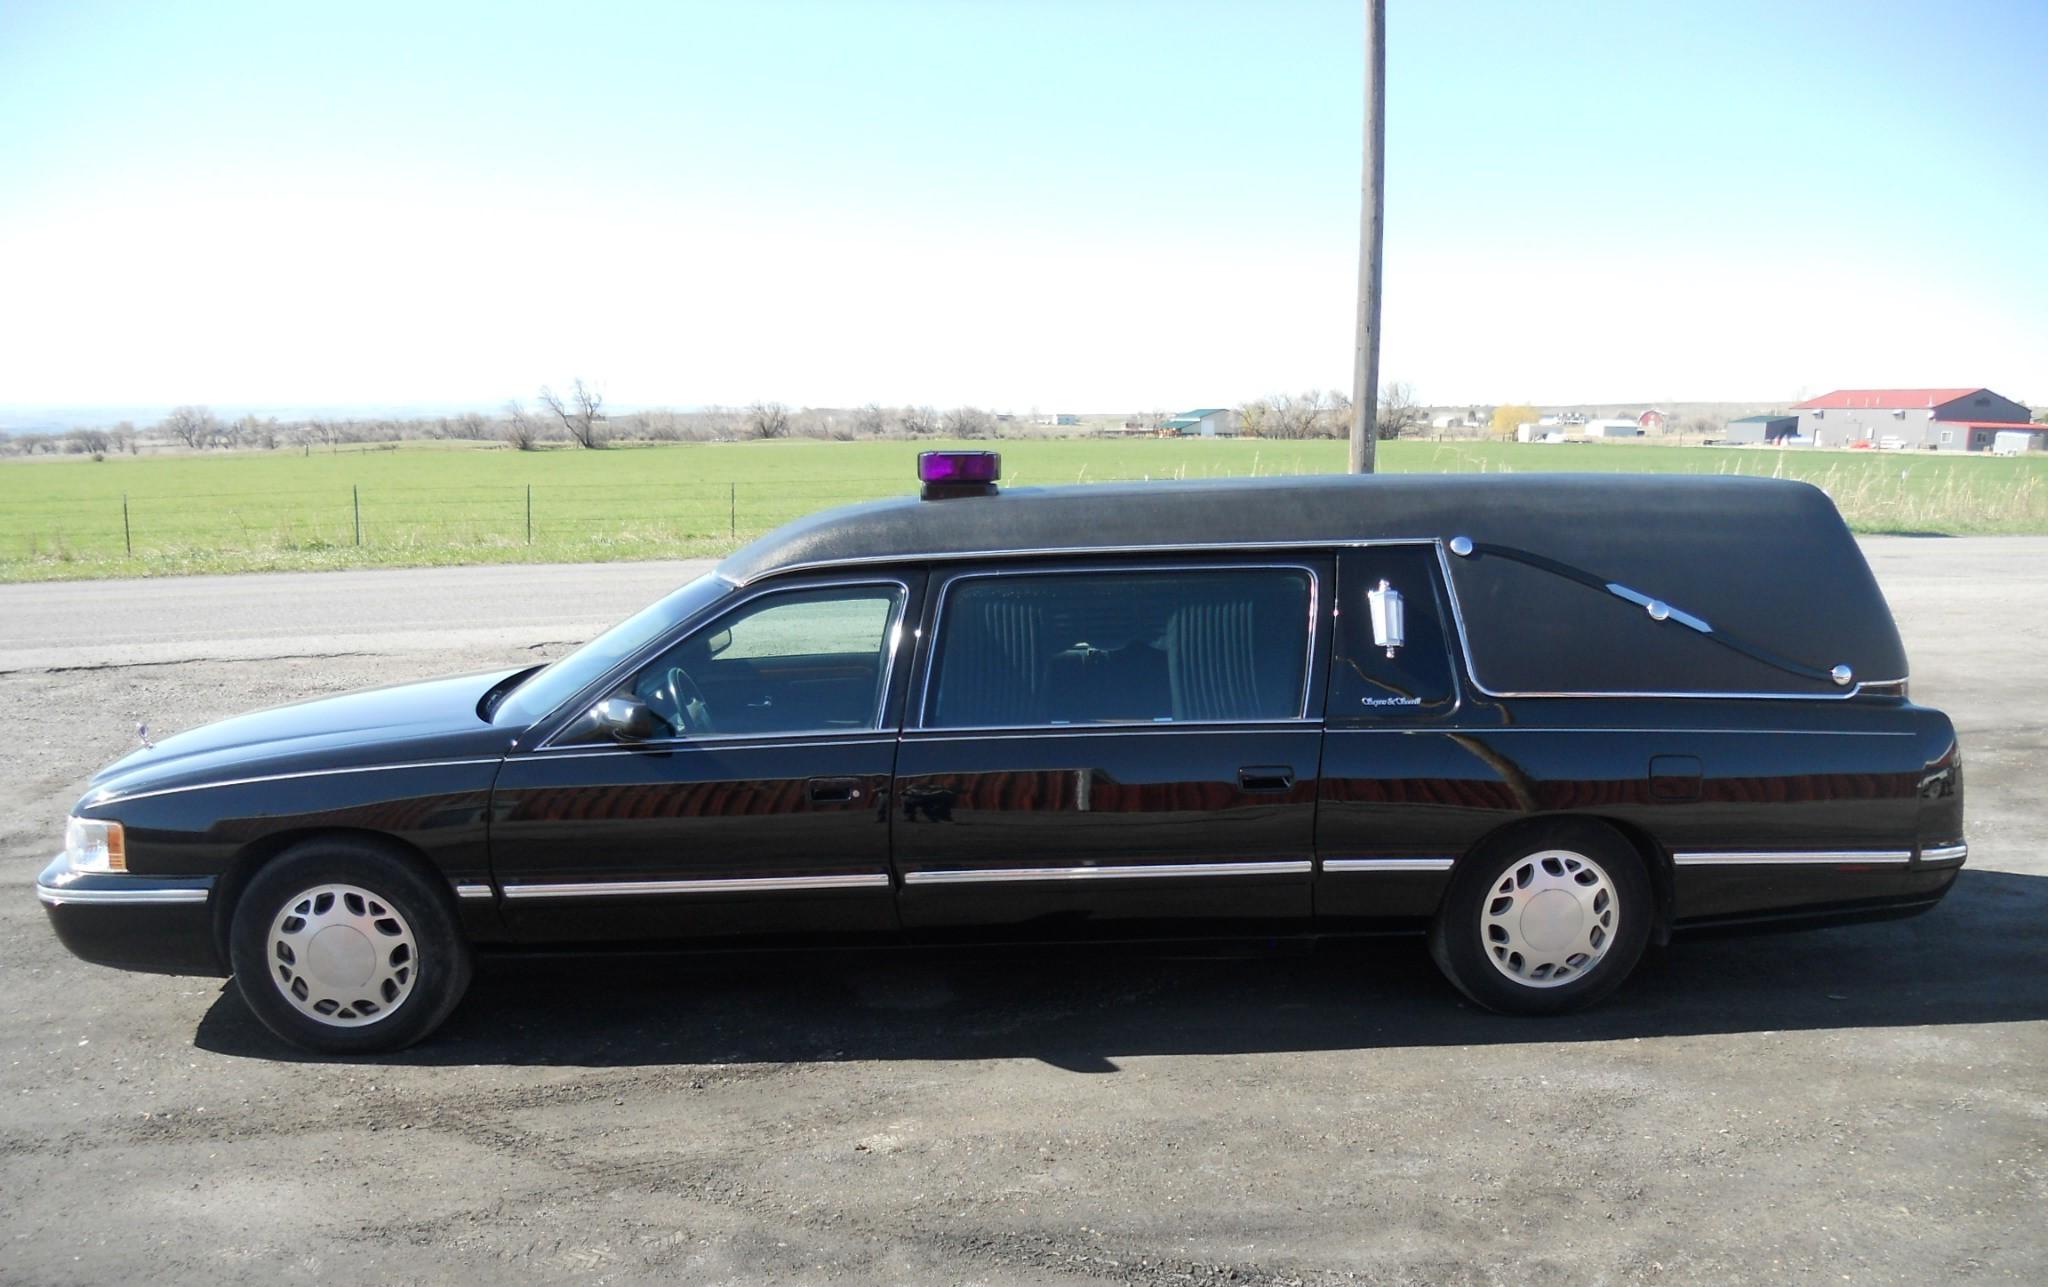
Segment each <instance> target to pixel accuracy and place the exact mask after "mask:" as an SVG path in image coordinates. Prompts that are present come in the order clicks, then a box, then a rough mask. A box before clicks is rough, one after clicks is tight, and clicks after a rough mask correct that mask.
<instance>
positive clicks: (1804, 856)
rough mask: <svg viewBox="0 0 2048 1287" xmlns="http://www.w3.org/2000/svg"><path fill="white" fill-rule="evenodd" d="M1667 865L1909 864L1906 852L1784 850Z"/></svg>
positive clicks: (1680, 856)
mask: <svg viewBox="0 0 2048 1287" xmlns="http://www.w3.org/2000/svg"><path fill="white" fill-rule="evenodd" d="M1671 861H1672V862H1674V863H1676V864H1677V865H1678V866H1680V867H1756V866H1776V865H1780V864H1798V863H1819V864H1829V865H1845V864H1855V865H1859V866H1863V865H1894V864H1903V863H1909V862H1911V861H1913V851H1912V850H1910V849H1786V850H1770V851H1759V852H1725V853H1724V852H1714V853H1676V854H1673V855H1671Z"/></svg>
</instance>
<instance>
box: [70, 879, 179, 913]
mask: <svg viewBox="0 0 2048 1287" xmlns="http://www.w3.org/2000/svg"><path fill="white" fill-rule="evenodd" d="M211 892H212V891H211V890H206V889H68V888H67V889H54V888H52V887H50V886H49V885H45V884H43V883H41V882H40V881H38V882H37V884H36V897H37V898H39V899H41V900H42V902H43V905H44V906H46V907H61V906H63V905H64V904H66V903H74V904H77V905H78V906H80V907H93V906H96V907H168V906H173V905H176V904H184V903H203V902H205V901H206V897H207V895H208V894H210V893H211Z"/></svg>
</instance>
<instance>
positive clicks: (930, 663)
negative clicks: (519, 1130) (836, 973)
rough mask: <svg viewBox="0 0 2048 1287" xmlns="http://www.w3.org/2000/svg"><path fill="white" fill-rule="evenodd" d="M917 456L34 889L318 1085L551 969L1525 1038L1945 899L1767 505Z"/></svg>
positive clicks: (285, 729) (1932, 741) (1892, 672)
mask: <svg viewBox="0 0 2048 1287" xmlns="http://www.w3.org/2000/svg"><path fill="white" fill-rule="evenodd" d="M921 468H922V469H923V471H924V476H925V479H926V487H925V492H924V496H923V497H922V498H919V497H906V498H903V499H898V500H886V501H879V502H876V503H873V504H865V505H856V506H852V507H849V508H845V509H839V510H834V511H831V512H829V513H823V514H819V515H816V516H814V517H811V518H808V519H804V520H802V521H800V522H797V523H794V524H792V525H790V526H788V527H785V528H783V529H781V530H780V531H777V532H775V533H773V534H772V535H769V536H767V537H765V538H763V539H762V540H760V541H757V542H755V543H754V544H752V545H750V546H748V547H746V548H745V549H742V550H740V551H739V552H738V553H736V554H734V555H733V556H732V557H730V558H728V559H727V560H725V562H723V563H722V564H720V565H719V567H718V569H717V570H716V571H715V572H713V573H711V574H710V575H708V576H705V577H703V578H701V579H699V580H697V581H694V582H691V583H690V584H688V585H686V586H683V587H682V588H681V589H679V590H677V591H676V592H675V593H673V594H672V595H670V596H669V597H667V598H665V599H663V600H661V601H660V602H658V603H656V604H654V605H653V606H651V607H649V608H647V609H646V610H645V611H643V612H641V613H640V614H639V615H637V616H635V617H632V618H631V619H629V620H627V621H625V622H624V623H622V624H621V625H619V626H617V627H616V628H614V629H613V630H611V631H609V632H608V633H606V634H604V635H602V636H600V637H598V638H597V639H595V640H593V641H592V642H591V643H589V644H588V645H586V646H585V647H583V648H582V649H580V650H579V651H577V652H575V653H573V654H571V655H569V656H567V657H565V658H563V659H562V660H560V661H557V662H554V663H552V664H550V665H547V666H543V667H530V668H527V669H522V670H516V671H510V672H506V673H502V674H491V675H483V676H472V677H468V678H458V679H441V680H435V681H432V682H428V683H419V684H410V685H406V686H404V687H399V688H391V689H384V690H380V691H375V692H367V693H361V694H356V695H353V696H345V697H338V698H331V699H327V700H323V701H316V702H310V703H306V704H303V705H298V706H289V707H285V708H282V709H278V710H272V711H266V712H262V713H258V714H254V715H247V716H243V717H241V718H238V719H233V720H229V721H226V722H224V723H220V724H215V725H212V726H209V727H206V728H201V729H197V730H194V731H192V732H188V733H183V734H180V735H178V736H176V737H171V738H167V739H165V740H164V741H163V742H161V743H160V744H158V745H156V746H153V747H148V748H145V749H141V750H137V751H135V752H134V753H132V754H130V755H129V756H127V757H126V758H125V759H122V760H121V761H119V762H118V763H116V764H114V765H112V766H110V767H109V768H107V769H105V770H104V771H102V772H101V773H100V774H99V776H98V777H96V778H95V779H94V780H93V782H92V785H91V788H90V790H89V791H88V792H87V793H86V795H85V797H84V798H83V799H82V800H80V801H79V802H78V805H77V808H76V816H74V817H73V818H72V819H71V820H70V823H69V826H68V831H67V835H66V842H65V852H64V854H63V855H62V856H61V857H59V858H58V859H57V860H56V861H55V862H54V863H52V864H51V865H50V867H49V868H48V870H46V871H45V872H44V873H43V874H42V876H41V878H40V881H39V883H38V886H37V895H38V897H40V898H41V900H42V902H43V903H44V904H45V905H46V906H47V908H48V910H49V914H50V918H51V920H52V922H53V923H54V925H55V927H56V930H57V933H58V935H59V936H60V937H61V938H62V939H63V941H64V943H65V944H66V945H67V946H68V947H70V948H71V949H72V950H73V951H74V952H76V953H77V954H78V955H80V956H82V957H84V958H86V959H88V960H91V961H98V962H104V963H106V964H110V965H117V966H125V967H129V968H134V969H143V970H158V971H173V972H176V971H186V972H202V973H221V972H232V973H233V975H234V977H235V978H236V980H237V982H238V983H239V985H240V988H241V991H242V993H243V995H244V996H246V997H247V999H248V1001H249V1004H250V1006H251V1007H252V1008H253V1009H254V1010H255V1012H256V1014H257V1015H258V1016H260V1017H261V1018H262V1019H263V1021H264V1022H265V1023H266V1024H268V1025H269V1026H270V1027H271V1028H272V1029H274V1030H275V1031H276V1032H277V1033H278V1034H279V1035H280V1036H282V1037H284V1038H286V1039H288V1040H290V1041H293V1042H297V1043H299V1044H300V1045H304V1046H309V1047H313V1048H316V1049H321V1050H329V1051H365V1050H380V1049H389V1048H393V1047H397V1046H402V1045H405V1044H406V1043H409V1042H412V1041H415V1040H417V1039H419V1038H420V1037H422V1036H424V1035H426V1034H427V1033H428V1032H430V1031H432V1030H433V1029H434V1027H435V1026H436V1025H437V1024H439V1023H440V1022H441V1020H442V1019H443V1018H444V1017H445V1016H446V1015H447V1014H448V1012H449V1010H450V1009H451V1008H452V1007H453V1006H454V1005H455V1003H456V1001H457V1000H458V999H459V998H460V997H461V995H462V992H463V989H464V987H465V985H466V984H467V982H468V980H469V975H470V966H471V959H472V954H473V953H475V952H482V951H504V950H514V949H519V948H532V947H539V946H561V945H584V946H589V945H594V944H620V945H647V946H657V945H660V946H675V945H685V946H688V945H697V946H706V945H713V946H719V947H741V946H759V947H769V946H775V945H804V946H817V945H856V944H862V943H906V942H908V943H915V942H940V941H944V942H953V943H958V942H961V941H964V940H965V941H1007V942H1016V941H1019V940H1026V939H1040V940H1075V939H1102V938H1116V939H1144V938H1167V937H1172V938H1187V937H1191V936H1203V937H1224V936H1260V937H1265V936H1272V935H1280V934H1284V935H1307V936H1327V935H1351V934H1376V933H1385V932H1400V931H1412V932H1417V933H1426V934H1427V935H1428V938H1429V943H1430V947H1431V950H1432V952H1433V954H1434V955H1435V957H1436V959H1437V961H1438V962H1439V964H1440V965H1441V966H1442V968H1443V971H1444V973H1445V974H1446V975H1447V976H1449V978H1450V980H1451V981H1452V982H1453V983H1454V984H1456V985H1457V987H1458V988H1460V989H1461V990H1462V991H1463V992H1464V993H1465V994H1466V995H1467V996H1469V997H1471V998H1472V999H1473V1000H1475V1001H1477V1002H1479V1003H1480V1004H1482V1005H1485V1006H1488V1007H1491V1008H1493V1009H1496V1010H1503V1011H1510V1012H1518V1013H1551V1012H1557V1011H1563V1010H1566V1009H1570V1008H1572V1007H1575V1006H1579V1005H1583V1004H1585V1003H1587V1002H1590V1001H1592V1000H1594V999H1596V998H1598V997H1600V996H1602V995H1604V994H1606V993H1607V992H1609V991H1611V990H1612V989H1613V988H1614V987H1615V986H1616V985H1618V984H1619V983H1620V982H1621V981H1622V980H1623V978H1624V977H1625V976H1626V975H1627V974H1628V972H1629V971H1630V969H1631V968H1632V967H1633V966H1634V965H1635V963H1636V960H1637V958H1638V956H1639V955H1640V954H1641V952H1642V951H1643V948H1644V945H1645V944H1646V943H1648V942H1650V941H1652V940H1657V941H1662V940H1664V939H1665V938H1667V937H1668V936H1670V935H1671V934H1673V933H1674V932H1679V931H1684V930H1687V929H1691V928H1695V927H1702V926H1726V925H1731V924H1745V923H1762V922H1822V921H1835V920H1844V919H1864V918H1874V917H1882V916H1895V915H1902V914H1910V913H1914V912H1919V911H1924V910H1926V909H1927V908H1929V907H1931V906H1933V905H1934V904H1935V903H1936V902H1937V901H1938V900H1939V899H1940V898H1941V897H1942V895H1943V894H1944V893H1946V892H1947V890H1948V888H1949V886H1950V885H1951V884H1952V883H1953V882H1954V881H1955V878H1956V873H1957V871H1958V870H1959V869H1960V867H1961V865H1962V863H1963V860H1964V856H1965V847H1964V844H1963V813H1962V763H1961V758H1960V755H1959V753H1958V750H1957V746H1956V736H1955V730H1954V728H1953V727H1952V726H1951V725H1950V723H1949V721H1948V719H1947V718H1946V717H1945V716H1943V715H1942V714H1941V713H1940V712H1939V711H1934V710H1929V709H1927V708H1924V707H1920V706H1915V705H1913V704H1912V703H1911V702H1910V701H1909V699H1908V697H1907V692H1906V659H1905V655H1904V652H1903V650H1902V649H1901V647H1900V644H1899V638H1898V634H1897V631H1896V630H1895V628H1894V627H1893V624H1892V620H1891V616H1890V614H1889V612H1888V611H1887V609H1886V607H1885V603H1884V599H1883V597H1882V596H1881V595H1880V593H1879V591H1878V588H1877V585H1876V583H1875V582H1874V581H1873V579H1872V578H1871V575H1870V570H1869V568H1868V567H1867V566H1866V565H1865V563H1864V561H1863V557H1862V555H1861V553H1860V552H1859V551H1858V550H1857V548H1856V545H1855V542H1854V541H1853V540H1852V539H1851V538H1850V535H1849V533H1848V531H1847V529H1846V528H1844V526H1843V524H1842V520H1841V518H1840V517H1839V516H1838V515H1837V514H1836V512H1835V509H1834V506H1833V505H1832V504H1831V503H1830V502H1829V501H1828V499H1827V497H1826V496H1825V495H1823V494H1822V493H1821V492H1819V491H1817V490H1815V489H1814V488H1812V487H1809V486H1805V485H1803V484H1799V483H1791V482H1777V481H1769V480H1761V479H1737V478H1725V477H1705V478H1680V477H1642V476H1638V477H1612V476H1600V477H1586V476H1565V475H1549V476H1492V477H1487V476H1478V477H1442V476H1439V477H1425V476H1405V477H1401V476H1397V477H1372V478H1351V477H1323V478H1265V479H1256V480H1250V481H1242V480H1240V481H1217V482H1199V483H1145V484H1131V485H1107V484H1106V485H1096V486H1080V487H1054V488H1044V489H1018V490H1011V491H1005V492H1003V493H1001V494H997V492H996V489H995V487H994V486H993V478H994V474H995V472H996V469H997V465H996V462H995V460H994V458H993V457H992V456H975V455H952V454H948V455H938V454H933V455H930V456H928V457H927V458H925V459H924V460H923V461H922V462H921Z"/></svg>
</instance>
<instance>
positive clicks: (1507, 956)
mask: <svg viewBox="0 0 2048 1287" xmlns="http://www.w3.org/2000/svg"><path fill="white" fill-rule="evenodd" d="M1651 907H1652V898H1651V892H1650V880H1649V876H1648V875H1647V874H1646V873H1645V872H1644V870H1643V863H1642V859H1641V858H1639V857H1638V856H1637V855H1636V852H1635V850H1634V849H1633V848H1632V847H1631V846H1630V845H1629V844H1628V843H1627V842H1626V841H1624V840H1623V839H1622V838H1621V837H1620V836H1619V835H1617V834H1616V833H1615V832H1614V831H1612V830H1611V829H1609V828H1607V827H1605V826H1603V825H1601V824H1599V823H1594V822H1558V823H1553V824H1551V825H1549V826H1548V827H1545V828H1543V829H1542V830H1541V831H1538V832H1529V833H1524V834H1523V835H1521V836H1520V837H1518V838H1517V839H1516V840H1515V841H1513V842H1512V843H1509V844H1504V845H1495V846H1490V847H1488V848H1486V849H1482V850H1480V851H1478V852H1476V853H1473V854H1471V855H1469V856H1467V857H1466V858H1464V859H1462V860H1460V861H1459V863H1458V866H1457V868H1456V869H1455V870H1454V871H1453V873H1452V876H1451V887H1450V890H1449V892H1448V893H1446V894H1445V896H1444V902H1443V906H1442V908H1441V909H1440V910H1439V911H1438V912H1437V918H1436V923H1435V925H1434V926H1433V927H1432V928H1431V930H1430V937H1429V946H1430V954H1431V955H1432V956H1434V957H1435V958H1436V963H1437V965H1438V967H1439V968H1440V969H1442V970H1443V972H1444V975H1445V977H1446V978H1448V979H1450V981H1451V982H1452V983H1453V984H1455V985H1456V986H1457V988H1458V990H1459V991H1460V992H1463V993H1464V994H1465V995H1466V996H1468V997H1470V998H1471V999H1472V1000H1474V1001H1476V1002H1478V1003H1479V1004H1480V1005H1483V1006H1485V1007H1486V1008H1488V1009H1489V1010H1499V1011H1501V1012H1503V1013H1506V1014H1538V1015H1540V1014H1562V1013H1564V1012H1566V1011H1568V1010H1576V1009H1579V1008H1580V1007H1582V1006H1587V1005H1591V1004H1592V1003H1593V1002H1595V1001H1598V1000H1599V999H1600V998H1602V997H1604V996H1606V995H1607V994H1608V993H1610V992H1612V991H1614V989H1615V988H1617V987H1619V986H1621V983H1622V981H1623V980H1624V979H1626V978H1627V977H1628V975H1629V971H1631V970H1633V969H1634V968H1635V965H1636V961H1637V960H1638V959H1640V958H1641V956H1642V954H1643V947H1644V945H1645V944H1647V943H1648V942H1649V938H1650V921H1651V917H1652V911H1651Z"/></svg>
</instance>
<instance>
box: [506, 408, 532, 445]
mask: <svg viewBox="0 0 2048 1287" xmlns="http://www.w3.org/2000/svg"><path fill="white" fill-rule="evenodd" d="M504 438H505V441H506V442H507V443H509V444H511V446H512V448H513V449H514V450H515V451H532V450H533V449H534V448H535V447H537V446H538V445H539V444H540V422H539V421H537V420H535V419H534V418H533V417H532V416H531V415H530V414H528V412H527V410H526V408H525V407H524V406H522V405H521V404H520V402H519V399H517V398H514V399H512V400H511V401H510V402H508V403H506V404H505V428H504Z"/></svg>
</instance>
